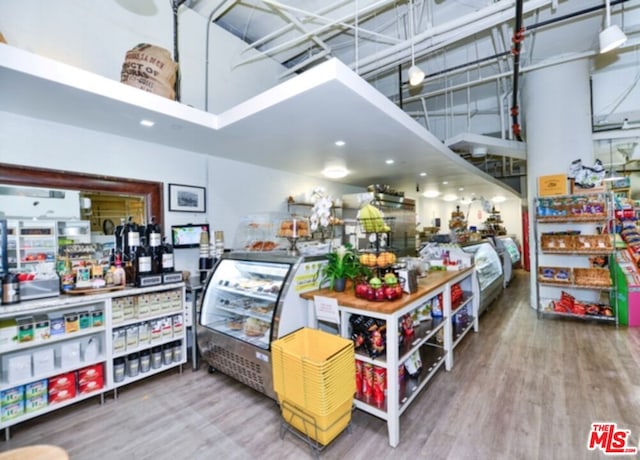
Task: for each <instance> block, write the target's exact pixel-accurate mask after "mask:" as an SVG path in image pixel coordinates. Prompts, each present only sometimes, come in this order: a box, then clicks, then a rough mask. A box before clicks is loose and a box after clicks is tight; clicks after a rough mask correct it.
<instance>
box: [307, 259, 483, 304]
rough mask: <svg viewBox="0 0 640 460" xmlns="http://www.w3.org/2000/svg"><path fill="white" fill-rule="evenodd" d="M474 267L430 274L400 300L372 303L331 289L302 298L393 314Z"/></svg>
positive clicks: (350, 291) (346, 292)
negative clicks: (317, 298) (322, 298)
mask: <svg viewBox="0 0 640 460" xmlns="http://www.w3.org/2000/svg"><path fill="white" fill-rule="evenodd" d="M472 270H473V267H469V268H463V269H462V270H457V271H446V272H445V271H442V272H429V274H428V275H427V276H426V277H425V278H420V279H419V280H418V290H417V291H416V292H415V293H413V294H407V293H404V294H403V295H402V297H401V298H400V299H397V300H393V301H388V300H385V301H383V302H372V301H370V300H366V299H361V298H359V297H356V296H355V294H354V293H353V289H348V290H347V291H345V292H336V291H332V290H330V289H326V288H325V289H319V290H315V291H308V292H304V293H302V294H300V297H302V298H303V299H306V300H313V297H314V296H317V295H318V296H324V297H329V298H332V299H336V300H337V301H338V305H341V306H344V307H351V308H357V309H358V310H364V311H370V312H374V313H382V314H387V315H388V314H391V313H394V312H396V311H398V310H400V309H401V308H403V307H405V306H407V305H409V304H410V303H411V302H413V301H414V300H416V299H419V298H420V297H423V296H425V295H426V294H428V293H429V292H431V291H433V290H434V289H437V288H439V287H440V286H442V285H444V284H446V283H448V282H449V281H450V280H452V279H453V278H456V277H458V276H460V275H462V274H464V273H467V272H470V271H472Z"/></svg>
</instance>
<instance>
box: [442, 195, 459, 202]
mask: <svg viewBox="0 0 640 460" xmlns="http://www.w3.org/2000/svg"><path fill="white" fill-rule="evenodd" d="M442 199H443V200H444V201H456V200H457V199H458V196H457V195H445V196H443V197H442Z"/></svg>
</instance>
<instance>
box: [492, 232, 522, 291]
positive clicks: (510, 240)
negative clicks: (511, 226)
mask: <svg viewBox="0 0 640 460" xmlns="http://www.w3.org/2000/svg"><path fill="white" fill-rule="evenodd" d="M493 241H494V242H495V245H496V249H497V251H498V255H499V256H500V259H501V260H502V271H503V275H504V287H505V288H506V287H507V285H508V284H509V283H510V282H511V280H512V279H513V269H514V268H516V266H517V265H518V264H519V263H520V251H519V249H518V245H517V244H516V242H515V241H514V237H511V236H501V237H496V238H494V240H493Z"/></svg>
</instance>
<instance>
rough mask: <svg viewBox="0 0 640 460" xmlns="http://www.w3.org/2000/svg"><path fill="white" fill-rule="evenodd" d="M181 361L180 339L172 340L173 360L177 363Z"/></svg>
mask: <svg viewBox="0 0 640 460" xmlns="http://www.w3.org/2000/svg"><path fill="white" fill-rule="evenodd" d="M180 361H182V341H181V340H177V341H175V342H173V362H174V363H179V362H180Z"/></svg>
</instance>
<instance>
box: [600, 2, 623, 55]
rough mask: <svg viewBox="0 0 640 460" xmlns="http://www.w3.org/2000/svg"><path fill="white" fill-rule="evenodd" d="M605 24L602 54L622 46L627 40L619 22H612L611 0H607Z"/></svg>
mask: <svg viewBox="0 0 640 460" xmlns="http://www.w3.org/2000/svg"><path fill="white" fill-rule="evenodd" d="M605 25H606V28H605V29H604V30H603V31H602V32H600V35H599V37H598V38H599V40H600V54H602V53H606V52H608V51H611V50H613V49H616V48H618V47H619V46H622V44H623V43H624V42H626V41H627V36H626V35H625V34H624V32H623V31H622V30H620V27H618V25H617V24H611V4H610V2H609V0H605Z"/></svg>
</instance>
